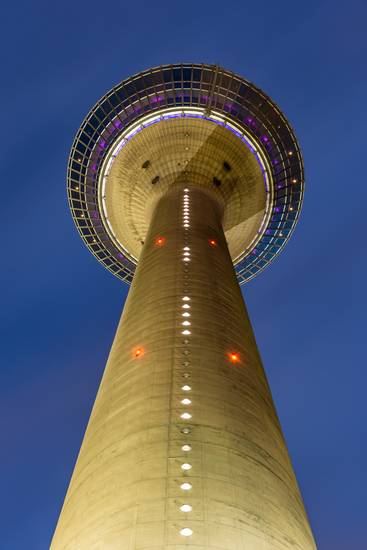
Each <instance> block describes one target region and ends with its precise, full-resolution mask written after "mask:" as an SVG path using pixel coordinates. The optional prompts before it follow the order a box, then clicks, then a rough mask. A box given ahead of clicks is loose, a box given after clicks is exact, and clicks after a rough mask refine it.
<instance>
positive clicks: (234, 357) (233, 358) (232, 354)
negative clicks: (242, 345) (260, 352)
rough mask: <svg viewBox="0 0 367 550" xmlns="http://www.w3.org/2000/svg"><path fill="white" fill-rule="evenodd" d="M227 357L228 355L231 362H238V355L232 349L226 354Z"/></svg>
mask: <svg viewBox="0 0 367 550" xmlns="http://www.w3.org/2000/svg"><path fill="white" fill-rule="evenodd" d="M228 357H229V360H230V361H231V363H238V362H239V360H240V356H239V355H238V353H235V352H234V351H231V352H230V353H229V354H228Z"/></svg>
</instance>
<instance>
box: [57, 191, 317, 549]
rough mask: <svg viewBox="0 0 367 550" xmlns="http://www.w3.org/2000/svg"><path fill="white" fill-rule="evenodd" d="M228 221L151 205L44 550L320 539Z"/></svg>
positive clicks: (293, 543) (189, 198)
mask: <svg viewBox="0 0 367 550" xmlns="http://www.w3.org/2000/svg"><path fill="white" fill-rule="evenodd" d="M222 216H223V205H222V203H221V202H220V201H219V200H218V196H217V195H216V194H215V193H214V192H213V193H212V192H210V191H209V190H208V189H203V188H199V187H197V186H195V185H192V184H191V183H189V184H188V185H187V186H184V185H181V184H174V185H172V186H171V187H170V188H169V190H168V191H167V192H166V193H164V194H163V195H162V197H161V198H160V199H159V201H158V202H157V204H156V206H155V208H154V212H153V215H152V218H151V222H150V227H149V230H148V233H147V235H146V239H145V244H144V247H143V250H142V253H141V256H140V260H139V264H138V268H137V271H136V274H135V276H134V280H133V284H132V287H131V290H130V292H129V296H128V299H127V302H126V305H125V308H124V312H123V315H122V318H121V321H120V324H119V327H118V330H117V333H116V337H115V340H114V343H113V346H112V350H111V353H110V357H109V360H108V363H107V367H106V371H105V374H104V376H103V380H102V383H101V386H100V389H99V392H98V395H97V398H96V402H95V405H94V408H93V412H92V415H91V418H90V421H89V424H88V428H87V431H86V434H85V438H84V441H83V444H82V447H81V450H80V454H79V457H78V460H77V464H76V467H75V470H74V473H73V476H72V480H71V483H70V486H69V490H68V493H67V496H66V499H65V502H64V506H63V509H62V512H61V514H60V518H59V522H58V525H57V529H56V532H55V535H54V538H53V541H52V544H51V549H52V550H94V549H109V550H143V549H145V550H148V549H149V550H150V549H152V550H153V549H160V550H163V549H164V550H166V549H172V550H173V549H178V548H193V549H194V548H195V549H196V550H204V549H205V550H209V549H217V550H219V549H221V550H237V549H238V550H289V549H292V550H313V549H315V548H316V546H315V543H314V540H313V537H312V534H311V531H310V528H309V524H308V521H307V517H306V513H305V510H304V507H303V503H302V499H301V496H300V493H299V489H298V486H297V482H296V479H295V476H294V473H293V470H292V466H291V464H290V461H289V457H288V453H287V450H286V446H285V443H284V439H283V436H282V432H281V428H280V425H279V422H278V419H277V416H276V413H275V409H274V405H273V402H272V398H271V394H270V390H269V387H268V384H267V381H266V378H265V374H264V371H263V368H262V365H261V360H260V357H259V353H258V350H257V346H256V342H255V339H254V336H253V332H252V328H251V324H250V321H249V319H248V315H247V312H246V308H245V305H244V302H243V299H242V295H241V292H240V288H239V285H238V282H237V278H236V275H235V272H234V269H233V265H232V260H231V257H230V254H229V252H228V247H227V243H226V239H225V236H224V233H223V229H222Z"/></svg>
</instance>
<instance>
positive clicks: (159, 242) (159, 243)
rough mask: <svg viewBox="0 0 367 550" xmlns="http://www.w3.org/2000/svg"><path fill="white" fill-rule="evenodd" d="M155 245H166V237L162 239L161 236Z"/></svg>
mask: <svg viewBox="0 0 367 550" xmlns="http://www.w3.org/2000/svg"><path fill="white" fill-rule="evenodd" d="M154 244H155V245H156V246H164V245H165V244H166V239H165V237H162V236H159V237H157V238H156V239H155V241H154Z"/></svg>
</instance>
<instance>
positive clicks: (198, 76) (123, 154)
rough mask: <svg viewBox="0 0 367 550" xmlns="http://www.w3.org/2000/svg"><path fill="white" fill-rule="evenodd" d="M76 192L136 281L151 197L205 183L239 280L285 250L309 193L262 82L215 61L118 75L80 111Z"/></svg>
mask: <svg viewBox="0 0 367 550" xmlns="http://www.w3.org/2000/svg"><path fill="white" fill-rule="evenodd" d="M67 185H68V198H69V204H70V208H71V212H72V216H73V219H74V221H75V224H76V226H77V228H78V230H79V233H80V234H81V236H82V238H83V240H84V242H85V243H86V244H87V246H88V248H89V249H90V250H91V251H92V252H93V254H94V255H95V256H96V257H97V259H98V260H99V261H100V262H101V263H102V264H103V265H104V266H105V267H107V269H109V270H110V271H111V272H112V273H113V274H114V275H116V276H117V277H119V278H120V279H122V280H124V281H125V282H127V283H130V282H131V281H132V277H133V274H134V271H135V267H136V264H137V262H138V260H139V256H140V252H141V249H142V246H143V244H144V240H145V236H146V233H147V229H148V227H149V221H150V217H151V214H152V212H153V210H154V207H155V204H156V203H157V201H158V200H159V198H160V197H162V196H163V195H164V194H165V192H166V191H167V190H168V189H169V188H170V187H172V186H174V185H175V186H183V187H184V186H188V187H189V188H190V186H199V187H201V188H204V189H206V190H207V191H208V192H210V193H211V194H212V195H215V196H216V198H217V199H218V202H219V203H220V204H221V206H222V208H223V228H224V231H225V236H226V239H227V241H228V247H229V251H230V254H231V257H232V261H233V263H234V266H235V269H236V273H237V277H238V280H239V283H240V284H242V283H244V282H246V281H248V280H250V279H251V278H253V277H254V276H255V275H257V273H259V272H260V271H262V270H263V269H264V268H265V267H266V266H267V265H268V264H269V263H270V262H271V261H272V260H273V259H274V257H275V256H277V254H278V253H279V252H280V250H282V248H283V247H284V245H285V243H286V242H287V240H288V239H289V237H290V234H291V233H292V231H293V229H294V226H295V224H296V222H297V219H298V216H299V212H300V208H301V204H302V199H303V164H302V158H301V154H300V150H299V146H298V143H297V140H296V138H295V136H294V133H293V131H292V129H291V127H290V126H289V124H288V122H287V120H286V119H285V117H284V116H283V114H282V113H281V111H280V110H279V109H278V107H277V106H276V105H275V104H274V103H273V102H272V101H271V99H270V98H269V97H268V96H266V95H265V94H264V93H263V92H262V91H261V90H260V89H259V88H257V87H255V86H254V85H253V84H251V83H250V82H248V81H247V80H245V79H243V78H241V77H240V76H238V75H236V74H234V73H232V72H230V71H227V70H224V69H222V68H220V67H218V66H215V65H204V64H185V63H184V64H177V65H164V66H160V67H156V68H153V69H149V70H147V71H144V72H142V73H139V74H137V75H135V76H132V77H131V78H129V79H127V80H124V81H122V82H121V83H120V84H118V85H117V86H115V87H114V88H112V90H110V91H109V92H108V93H107V94H106V95H105V96H103V97H102V98H101V99H100V100H99V101H98V102H97V103H96V105H95V106H94V107H93V108H92V109H91V111H90V112H89V113H88V115H87V117H86V118H85V119H84V121H83V123H82V125H81V127H80V129H79V131H78V133H77V135H76V137H75V140H74V143H73V146H72V149H71V153H70V158H69V165H68V178H67Z"/></svg>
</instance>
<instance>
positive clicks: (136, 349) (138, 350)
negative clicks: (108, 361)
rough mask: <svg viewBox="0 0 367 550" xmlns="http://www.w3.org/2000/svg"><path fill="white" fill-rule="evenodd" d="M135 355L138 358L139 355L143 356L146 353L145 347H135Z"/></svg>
mask: <svg viewBox="0 0 367 550" xmlns="http://www.w3.org/2000/svg"><path fill="white" fill-rule="evenodd" d="M133 355H134V357H135V359H138V358H139V357H142V356H143V355H144V349H143V348H134V350H133Z"/></svg>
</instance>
